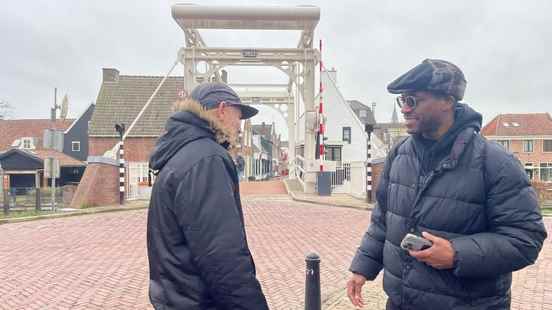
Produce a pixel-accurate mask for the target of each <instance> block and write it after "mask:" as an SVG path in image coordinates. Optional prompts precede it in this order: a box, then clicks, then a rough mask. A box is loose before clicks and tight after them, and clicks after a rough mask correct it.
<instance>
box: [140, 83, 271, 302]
mask: <svg viewBox="0 0 552 310" xmlns="http://www.w3.org/2000/svg"><path fill="white" fill-rule="evenodd" d="M176 110H177V111H178V112H177V113H175V114H174V115H172V116H171V117H170V119H169V120H168V121H167V125H166V130H167V131H166V133H165V134H164V135H163V136H162V137H161V138H160V139H159V141H158V142H157V145H156V147H155V149H154V151H153V154H152V155H151V159H150V166H151V168H152V169H154V170H157V171H158V176H157V180H156V182H155V185H154V187H153V191H152V196H151V202H150V207H149V213H148V230H147V239H148V240H147V244H148V258H149V268H150V287H149V295H150V300H151V303H152V305H153V306H154V308H155V309H157V310H169V309H170V310H172V309H186V310H215V309H218V310H220V309H247V310H265V309H268V306H267V304H266V300H265V297H264V295H263V292H262V290H261V286H260V284H259V282H258V281H257V279H256V276H255V265H254V263H253V258H252V257H251V253H250V252H249V247H248V245H247V238H246V235H245V228H244V218H243V213H242V206H241V202H240V193H239V181H238V175H237V172H236V167H235V166H234V162H233V160H232V158H231V157H230V155H229V153H228V150H227V149H228V148H231V147H233V146H235V142H236V138H237V136H238V133H239V129H240V119H246V118H250V117H252V116H253V115H255V114H256V113H257V110H256V109H255V108H252V107H250V106H247V105H243V104H241V101H240V99H239V97H238V95H237V94H236V93H235V92H234V91H233V90H232V89H231V88H230V87H228V86H227V85H226V84H222V83H204V84H201V85H199V86H197V87H196V88H195V89H194V90H193V91H192V93H191V94H190V97H189V98H187V99H185V100H182V101H179V102H177V104H176Z"/></svg>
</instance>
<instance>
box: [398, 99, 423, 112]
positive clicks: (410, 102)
mask: <svg viewBox="0 0 552 310" xmlns="http://www.w3.org/2000/svg"><path fill="white" fill-rule="evenodd" d="M420 101H421V100H420ZM397 105H398V106H399V108H401V109H402V108H403V107H404V106H407V107H408V108H409V109H411V110H415V109H416V106H418V100H416V97H414V96H398V97H397Z"/></svg>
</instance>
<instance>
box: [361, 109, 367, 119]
mask: <svg viewBox="0 0 552 310" xmlns="http://www.w3.org/2000/svg"><path fill="white" fill-rule="evenodd" d="M359 114H360V118H366V117H367V116H368V113H366V110H360V112H359Z"/></svg>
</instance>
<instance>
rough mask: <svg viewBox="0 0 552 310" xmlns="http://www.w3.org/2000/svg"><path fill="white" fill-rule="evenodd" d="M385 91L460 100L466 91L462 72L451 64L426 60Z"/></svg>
mask: <svg viewBox="0 0 552 310" xmlns="http://www.w3.org/2000/svg"><path fill="white" fill-rule="evenodd" d="M387 90H388V91H389V92H390V93H392V94H402V93H406V92H414V91H432V92H438V93H443V94H446V95H451V96H454V98H456V99H457V100H462V99H463V98H464V91H465V90H466V78H465V77H464V73H462V70H460V68H458V67H457V66H456V65H455V64H453V63H451V62H448V61H445V60H440V59H426V60H424V61H422V63H421V64H419V65H417V66H416V67H414V68H412V69H410V71H408V72H406V73H405V74H403V75H401V76H399V77H398V78H397V79H396V80H394V81H393V82H391V83H390V84H389V85H387Z"/></svg>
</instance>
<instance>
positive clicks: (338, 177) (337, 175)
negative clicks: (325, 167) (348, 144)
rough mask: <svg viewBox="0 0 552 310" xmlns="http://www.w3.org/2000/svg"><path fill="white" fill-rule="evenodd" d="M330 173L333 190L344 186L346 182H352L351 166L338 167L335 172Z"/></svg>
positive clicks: (348, 164)
mask: <svg viewBox="0 0 552 310" xmlns="http://www.w3.org/2000/svg"><path fill="white" fill-rule="evenodd" d="M330 173H331V176H330V180H331V185H332V188H335V187H336V186H339V185H343V184H344V183H345V181H351V164H350V163H344V164H343V165H342V166H341V167H337V168H336V169H335V171H331V172H330Z"/></svg>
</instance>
